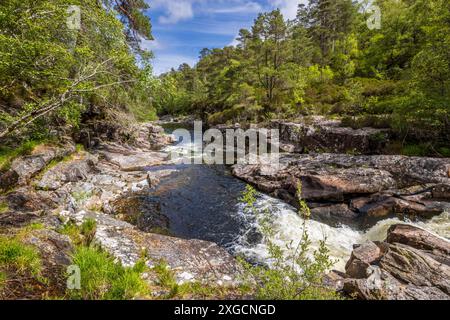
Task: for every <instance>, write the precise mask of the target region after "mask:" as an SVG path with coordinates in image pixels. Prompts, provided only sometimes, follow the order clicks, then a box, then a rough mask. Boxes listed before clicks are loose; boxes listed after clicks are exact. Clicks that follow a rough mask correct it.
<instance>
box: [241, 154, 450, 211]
mask: <svg viewBox="0 0 450 320" xmlns="http://www.w3.org/2000/svg"><path fill="white" fill-rule="evenodd" d="M449 169H450V159H435V158H416V157H404V156H351V155H345V154H309V155H300V154H282V155H280V161H279V164H273V163H272V164H264V163H263V162H262V163H261V164H257V165H245V164H244V165H235V166H233V174H234V175H235V176H236V177H238V178H240V179H242V180H244V181H246V182H248V183H251V184H253V185H255V186H256V187H257V188H258V189H260V190H261V191H263V192H266V193H269V194H271V195H273V196H276V197H279V198H281V199H282V200H285V201H288V202H290V203H291V204H293V205H296V204H297V201H296V193H297V189H298V185H299V183H300V182H301V185H302V198H303V199H305V200H307V201H308V202H309V203H322V204H321V205H319V206H317V205H315V207H320V209H317V210H315V212H316V213H317V214H318V215H324V214H325V215H327V214H328V215H329V216H333V215H334V216H342V217H344V218H345V217H351V216H352V214H351V213H350V212H349V210H350V211H353V212H354V213H355V215H353V216H354V218H357V217H358V214H359V216H368V217H373V218H383V217H386V216H389V215H391V214H403V215H409V216H416V217H424V218H429V217H432V216H434V215H438V214H440V213H442V212H444V211H446V210H449V209H450V202H448V200H446V199H445V195H446V190H447V189H446V188H448V187H449V186H450V176H449V174H448V170H449ZM422 185H424V186H422ZM326 204H328V213H327V208H326ZM337 204H338V205H339V204H341V205H340V206H336V205H337ZM342 204H345V205H348V207H349V210H347V209H346V207H345V206H342Z"/></svg>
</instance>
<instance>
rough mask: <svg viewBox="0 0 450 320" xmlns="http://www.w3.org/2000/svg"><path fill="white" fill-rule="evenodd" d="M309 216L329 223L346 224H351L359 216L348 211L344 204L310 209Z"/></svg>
mask: <svg viewBox="0 0 450 320" xmlns="http://www.w3.org/2000/svg"><path fill="white" fill-rule="evenodd" d="M311 215H312V217H313V218H319V219H321V220H324V221H327V222H331V221H335V222H338V223H339V222H340V223H342V222H347V223H351V222H352V221H353V220H355V219H357V218H358V216H359V214H358V213H356V212H355V211H352V210H350V209H349V207H348V205H346V204H343V203H342V204H334V205H325V206H319V207H316V208H313V209H311Z"/></svg>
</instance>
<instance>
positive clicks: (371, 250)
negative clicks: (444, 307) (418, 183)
mask: <svg viewBox="0 0 450 320" xmlns="http://www.w3.org/2000/svg"><path fill="white" fill-rule="evenodd" d="M449 254H450V241H448V240H446V239H443V238H440V237H437V236H435V235H433V234H431V233H429V232H427V231H425V230H423V229H420V228H417V227H413V226H410V225H394V226H392V227H391V228H390V229H389V231H388V237H387V239H386V241H385V242H382V243H373V242H368V243H365V244H363V245H361V246H358V247H357V248H356V249H355V250H354V251H353V253H352V256H351V258H350V260H349V261H348V263H347V265H346V274H345V275H344V276H343V277H342V278H341V279H339V280H340V281H342V282H343V291H344V292H345V293H346V294H348V295H350V296H353V297H357V298H360V299H369V300H374V299H388V300H411V299H413V300H433V299H439V300H450V259H449V258H450V255H449Z"/></svg>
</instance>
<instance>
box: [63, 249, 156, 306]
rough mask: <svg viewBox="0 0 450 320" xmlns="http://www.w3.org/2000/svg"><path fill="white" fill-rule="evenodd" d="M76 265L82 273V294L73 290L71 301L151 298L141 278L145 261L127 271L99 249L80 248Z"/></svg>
mask: <svg viewBox="0 0 450 320" xmlns="http://www.w3.org/2000/svg"><path fill="white" fill-rule="evenodd" d="M73 264H74V265H77V266H78V267H79V268H80V271H81V290H70V291H69V292H68V296H69V298H71V299H83V300H130V299H133V298H136V297H137V296H139V295H146V294H148V286H147V284H146V282H145V281H144V280H143V279H142V278H141V273H143V272H144V271H145V263H144V262H143V261H139V262H138V263H137V264H136V265H135V266H134V267H133V268H126V267H123V266H122V264H120V263H118V262H115V261H114V258H113V257H111V256H110V255H109V254H108V253H106V252H105V251H103V250H101V249H100V248H97V247H85V246H80V247H78V248H77V249H76V250H75V253H74V254H73Z"/></svg>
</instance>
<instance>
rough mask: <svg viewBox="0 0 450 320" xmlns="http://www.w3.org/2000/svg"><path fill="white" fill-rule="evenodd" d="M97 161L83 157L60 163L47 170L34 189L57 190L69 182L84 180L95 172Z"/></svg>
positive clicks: (89, 157)
mask: <svg viewBox="0 0 450 320" xmlns="http://www.w3.org/2000/svg"><path fill="white" fill-rule="evenodd" d="M96 162H97V159H96V158H94V157H91V156H88V155H86V156H83V157H81V158H79V159H73V160H72V161H66V162H61V163H59V164H57V165H55V166H54V167H52V168H50V169H49V170H47V171H46V172H45V173H44V174H43V176H42V178H41V179H39V181H38V182H36V183H35V187H36V188H37V189H41V190H53V191H54V190H57V189H59V188H61V187H62V186H64V185H65V184H67V183H69V182H78V181H82V180H86V179H87V177H88V175H89V174H90V173H92V172H93V171H95V165H96Z"/></svg>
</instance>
